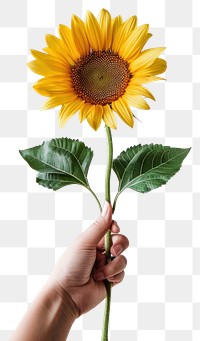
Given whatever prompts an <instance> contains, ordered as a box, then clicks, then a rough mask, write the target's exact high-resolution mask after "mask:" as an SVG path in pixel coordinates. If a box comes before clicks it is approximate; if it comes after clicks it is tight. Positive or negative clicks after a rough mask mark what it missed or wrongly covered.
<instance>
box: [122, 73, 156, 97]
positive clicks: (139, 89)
mask: <svg viewBox="0 0 200 341" xmlns="http://www.w3.org/2000/svg"><path fill="white" fill-rule="evenodd" d="M133 79H134V78H133ZM126 92H127V94H129V95H132V96H138V95H142V96H145V97H148V98H151V99H153V100H154V101H155V97H154V96H153V94H152V93H151V92H150V91H149V90H148V89H146V88H145V87H143V86H141V85H135V84H134V80H133V81H132V82H130V83H129V85H128V87H127V89H126Z"/></svg>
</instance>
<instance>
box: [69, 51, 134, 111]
mask: <svg viewBox="0 0 200 341" xmlns="http://www.w3.org/2000/svg"><path fill="white" fill-rule="evenodd" d="M71 72H72V73H71V75H72V81H73V85H74V90H75V92H76V94H77V95H78V96H79V97H81V98H82V99H84V100H85V101H86V102H89V103H92V104H101V105H105V104H110V103H111V102H113V101H115V100H117V99H118V98H119V97H120V96H122V95H123V94H124V92H125V90H126V88H127V85H128V83H129V81H130V78H131V74H130V71H129V69H128V63H127V62H125V61H124V60H123V59H122V58H121V57H119V55H118V54H117V53H114V52H112V51H98V52H92V53H90V54H88V55H87V56H84V57H82V58H80V59H79V60H78V61H77V62H76V64H75V65H73V66H72V68H71Z"/></svg>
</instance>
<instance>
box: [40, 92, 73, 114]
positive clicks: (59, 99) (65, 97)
mask: <svg viewBox="0 0 200 341" xmlns="http://www.w3.org/2000/svg"><path fill="white" fill-rule="evenodd" d="M76 99H77V96H76V95H75V94H74V92H71V93H70V92H69V93H66V94H62V95H57V96H53V97H51V98H49V99H48V101H46V102H45V103H44V105H43V107H42V110H46V109H52V108H55V107H57V106H59V105H61V104H65V103H68V102H69V101H70V102H73V101H74V100H76Z"/></svg>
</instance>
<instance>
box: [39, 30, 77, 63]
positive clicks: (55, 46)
mask: <svg viewBox="0 0 200 341" xmlns="http://www.w3.org/2000/svg"><path fill="white" fill-rule="evenodd" d="M45 40H46V43H47V47H44V48H43V51H45V52H47V53H49V54H50V55H52V56H55V57H56V58H59V59H61V60H62V61H63V62H64V63H67V64H68V63H69V61H71V59H70V57H69V56H68V53H67V49H66V48H65V45H64V43H63V41H62V40H61V39H59V38H57V37H55V36H54V35H53V34H46V35H45Z"/></svg>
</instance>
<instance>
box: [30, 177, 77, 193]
mask: <svg viewBox="0 0 200 341" xmlns="http://www.w3.org/2000/svg"><path fill="white" fill-rule="evenodd" d="M36 182H37V183H38V184H39V185H42V186H43V187H47V188H50V189H53V190H54V191H56V190H58V189H60V188H62V187H65V186H68V185H71V184H77V185H80V182H79V181H77V182H76V179H75V178H74V177H72V176H70V175H62V174H55V173H38V174H37V177H36Z"/></svg>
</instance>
